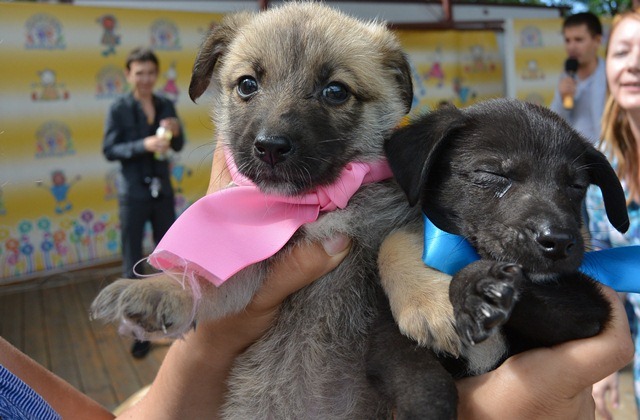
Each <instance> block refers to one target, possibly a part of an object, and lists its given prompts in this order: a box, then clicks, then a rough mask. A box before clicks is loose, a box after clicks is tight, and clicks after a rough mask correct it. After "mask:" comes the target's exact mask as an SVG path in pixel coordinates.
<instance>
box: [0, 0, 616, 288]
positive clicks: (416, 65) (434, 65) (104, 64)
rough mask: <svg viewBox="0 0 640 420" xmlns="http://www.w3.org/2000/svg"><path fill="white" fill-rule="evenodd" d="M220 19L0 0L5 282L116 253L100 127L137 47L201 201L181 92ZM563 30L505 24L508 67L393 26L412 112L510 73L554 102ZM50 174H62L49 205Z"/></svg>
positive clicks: (187, 183) (475, 44)
mask: <svg viewBox="0 0 640 420" xmlns="http://www.w3.org/2000/svg"><path fill="white" fill-rule="evenodd" d="M221 17H222V16H221V15H216V14H207V13H188V12H173V11H172V12H163V11H153V10H128V9H107V8H94V7H78V6H71V5H47V4H8V3H0V40H1V41H2V44H1V45H0V58H1V61H2V66H0V283H2V282H7V281H12V280H13V279H17V278H25V277H28V276H30V275H33V274H34V273H38V274H42V272H44V271H47V270H57V269H67V268H70V267H73V266H77V265H82V264H92V263H96V262H100V261H103V260H105V259H107V258H108V259H111V258H117V257H118V256H119V252H120V244H119V242H120V239H119V238H120V237H119V235H120V234H119V226H118V217H117V200H116V196H115V188H116V186H115V185H114V183H113V174H114V172H115V171H116V170H117V163H109V162H107V161H105V159H104V158H103V156H102V153H101V145H102V130H103V123H104V117H105V115H106V111H107V108H108V106H109V105H110V104H111V102H112V101H113V100H114V98H115V97H116V96H118V95H119V94H121V93H123V92H124V91H125V90H126V89H127V86H126V83H125V81H124V76H123V73H122V67H123V65H124V60H125V57H126V55H127V53H128V51H130V50H131V49H132V48H133V47H135V46H139V45H146V46H152V47H153V48H154V49H155V51H156V52H157V54H158V56H159V58H160V61H161V69H160V71H161V75H160V78H159V80H158V85H157V86H158V88H163V87H166V86H173V87H174V88H176V89H177V90H178V92H177V96H176V97H175V99H176V108H177V111H178V114H179V116H180V117H181V119H182V122H183V125H184V129H185V134H186V136H187V144H186V146H185V149H184V150H183V151H182V152H181V153H180V154H179V155H177V156H176V159H175V162H174V179H173V181H174V186H175V187H176V190H177V207H178V210H179V211H181V210H184V209H185V208H186V207H187V206H188V205H189V204H190V203H192V202H194V201H195V200H196V199H198V198H199V197H201V196H202V195H203V194H204V193H205V191H206V187H207V182H208V177H209V171H210V161H211V156H210V155H211V152H212V150H213V143H212V140H213V129H214V127H213V125H212V123H211V121H210V116H209V110H208V106H207V100H206V98H203V99H202V100H201V101H200V104H199V105H195V104H193V103H192V102H191V101H190V100H189V98H188V95H187V93H186V89H187V86H188V85H189V78H190V74H191V67H192V65H193V61H194V58H195V55H196V52H197V48H198V47H199V45H200V43H201V40H202V37H203V36H204V34H205V33H206V31H207V30H208V29H209V28H210V26H211V25H212V24H213V23H214V22H217V21H219V20H220V19H221ZM109 23H115V25H114V26H111V27H109ZM605 23H606V24H608V22H605ZM561 24H562V21H561V20H560V19H544V20H531V19H529V20H526V21H524V20H521V21H518V20H516V21H514V22H513V33H514V34H515V35H516V37H517V39H516V40H515V42H514V43H513V45H514V51H513V54H512V56H513V58H514V59H513V62H512V63H509V62H508V63H505V65H504V67H505V68H503V63H502V54H501V52H500V48H501V46H500V42H499V39H498V38H499V35H498V34H496V33H495V32H492V31H450V30H447V31H417V30H400V31H398V35H399V37H400V40H401V42H402V44H403V46H404V47H405V50H406V51H407V54H408V56H409V60H410V63H411V67H412V74H413V78H414V87H415V89H414V103H413V109H412V113H411V115H416V114H419V113H422V112H424V111H426V110H429V109H433V108H436V107H437V106H438V104H439V103H440V102H443V101H446V102H449V103H453V104H454V105H456V106H459V107H464V106H468V105H471V104H473V103H475V102H478V101H480V100H484V99H488V98H494V97H500V96H505V94H506V92H505V81H504V80H505V73H506V72H509V71H512V72H514V73H515V75H514V76H515V77H514V82H515V89H514V92H516V96H517V97H518V98H520V99H524V100H529V101H532V102H538V103H541V104H544V105H549V104H550V102H551V99H552V96H553V91H554V88H555V86H556V84H557V81H558V78H559V77H560V73H561V71H562V67H563V63H564V60H565V58H566V57H565V53H564V48H563V40H562V35H561V33H560V27H561ZM109 28H111V29H109ZM52 77H53V78H54V79H55V80H52ZM168 91H169V93H175V92H174V91H172V90H171V89H168ZM56 173H57V174H62V175H63V176H64V182H63V183H62V184H63V185H62V186H61V187H59V190H60V191H59V195H61V197H59V199H58V200H56V198H55V196H54V192H53V191H52V189H51V187H52V185H53V178H54V174H56ZM57 178H60V176H58V177H57ZM65 190H66V191H65ZM148 236H150V235H148ZM146 244H147V246H151V241H150V239H149V238H147V241H146Z"/></svg>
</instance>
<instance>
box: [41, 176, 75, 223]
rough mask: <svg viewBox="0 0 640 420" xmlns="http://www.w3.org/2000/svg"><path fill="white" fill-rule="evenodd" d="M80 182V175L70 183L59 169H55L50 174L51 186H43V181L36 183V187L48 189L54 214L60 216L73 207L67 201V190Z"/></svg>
mask: <svg viewBox="0 0 640 420" xmlns="http://www.w3.org/2000/svg"><path fill="white" fill-rule="evenodd" d="M79 180H80V175H77V176H76V177H75V178H74V179H72V180H71V181H67V176H66V175H65V173H64V171H63V170H61V169H56V170H54V171H53V172H51V184H50V185H45V184H44V182H43V181H41V180H40V181H37V182H36V185H37V186H38V187H44V188H47V189H49V192H50V193H51V195H52V196H53V199H54V200H55V212H56V214H62V213H65V212H68V211H69V210H71V208H72V207H73V205H72V204H71V202H70V201H69V189H71V186H72V185H73V184H75V183H76V182H78V181H79Z"/></svg>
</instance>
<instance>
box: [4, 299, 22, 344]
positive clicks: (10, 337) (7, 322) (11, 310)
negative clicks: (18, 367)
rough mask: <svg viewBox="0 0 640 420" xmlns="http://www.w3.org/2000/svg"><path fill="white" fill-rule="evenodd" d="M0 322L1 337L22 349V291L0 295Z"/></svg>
mask: <svg viewBox="0 0 640 420" xmlns="http://www.w3.org/2000/svg"><path fill="white" fill-rule="evenodd" d="M0 299H2V300H0V315H1V316H2V319H0V323H1V324H2V328H0V329H1V330H2V337H3V338H4V339H5V340H7V341H8V342H10V343H11V344H13V345H14V346H15V347H16V348H18V349H20V350H21V351H24V323H23V322H24V318H23V304H24V299H23V295H22V293H11V294H7V295H4V296H2V297H0Z"/></svg>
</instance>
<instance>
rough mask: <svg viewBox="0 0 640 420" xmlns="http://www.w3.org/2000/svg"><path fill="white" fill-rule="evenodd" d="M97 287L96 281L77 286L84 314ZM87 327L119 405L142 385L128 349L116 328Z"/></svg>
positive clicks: (96, 322) (94, 324) (111, 326)
mask: <svg viewBox="0 0 640 420" xmlns="http://www.w3.org/2000/svg"><path fill="white" fill-rule="evenodd" d="M98 285H99V282H97V281H93V282H84V283H82V284H81V285H78V288H77V290H78V292H79V293H80V300H81V302H82V305H83V307H84V309H85V311H86V313H89V308H90V305H91V302H92V301H93V299H94V298H95V297H96V295H97V291H98V287H97V286H98ZM100 287H101V286H100ZM89 326H90V328H91V332H92V334H93V336H94V338H95V341H96V344H97V348H98V352H99V353H100V355H101V357H102V361H103V364H104V368H105V370H106V372H107V375H108V376H109V378H110V381H111V386H112V388H113V390H114V393H115V396H116V400H117V402H118V404H120V403H122V402H123V401H124V400H126V399H127V398H128V397H130V396H131V395H132V394H134V393H135V392H136V391H138V390H139V389H140V388H141V387H142V386H143V384H142V383H141V381H140V379H139V378H138V375H137V373H136V372H135V370H134V368H133V365H132V357H131V355H130V354H129V351H128V348H125V346H124V345H123V343H122V340H121V337H120V335H119V334H118V332H117V329H116V327H115V326H114V325H111V324H104V323H103V322H102V321H92V322H90V324H89Z"/></svg>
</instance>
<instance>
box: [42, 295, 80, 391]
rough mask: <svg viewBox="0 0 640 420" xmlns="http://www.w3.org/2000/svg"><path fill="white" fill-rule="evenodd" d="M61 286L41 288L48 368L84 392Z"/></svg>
mask: <svg viewBox="0 0 640 420" xmlns="http://www.w3.org/2000/svg"><path fill="white" fill-rule="evenodd" d="M66 292H67V291H66V289H65V288H63V287H59V288H51V289H43V290H42V301H43V304H44V314H45V317H44V325H45V331H46V334H47V338H48V351H49V354H50V355H51V358H50V360H51V367H50V370H51V371H52V372H53V373H55V374H56V375H58V376H60V377H61V378H63V379H64V380H66V381H67V382H69V383H70V384H71V385H72V386H74V387H75V388H77V389H79V390H80V391H82V392H84V389H83V387H82V381H81V379H80V368H79V366H78V364H77V363H76V359H75V355H74V354H73V346H74V343H73V341H72V340H71V333H70V331H69V326H68V324H67V321H66V316H65V311H66V308H65V307H64V304H63V295H64V293H66Z"/></svg>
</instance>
